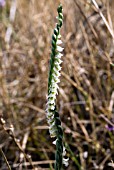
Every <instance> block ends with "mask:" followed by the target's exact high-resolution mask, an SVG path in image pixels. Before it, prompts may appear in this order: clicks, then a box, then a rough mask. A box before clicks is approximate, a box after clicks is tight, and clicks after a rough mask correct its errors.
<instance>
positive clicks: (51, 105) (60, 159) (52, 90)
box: [46, 5, 68, 170]
mask: <svg viewBox="0 0 114 170" xmlns="http://www.w3.org/2000/svg"><path fill="white" fill-rule="evenodd" d="M57 11H58V17H57V19H58V23H57V24H56V27H55V29H54V32H53V35H52V49H51V57H50V71H49V79H48V102H47V109H46V111H47V121H48V124H49V132H50V136H51V137H55V138H56V140H55V141H54V142H53V143H54V144H55V145H56V154H55V160H56V161H55V170H60V169H61V167H62V164H65V165H66V166H67V165H68V159H65V158H64V156H65V154H66V151H65V148H64V146H63V130H62V127H61V120H60V118H59V113H58V112H57V109H56V96H57V93H58V88H59V86H58V83H59V82H60V79H59V77H60V70H61V66H60V64H61V63H62V60H61V57H62V56H63V54H62V53H61V52H62V51H63V48H62V47H61V46H60V45H61V44H62V41H61V40H60V38H61V35H60V28H61V26H62V24H63V14H62V5H59V7H58V9H57Z"/></svg>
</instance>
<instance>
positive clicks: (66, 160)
mask: <svg viewBox="0 0 114 170" xmlns="http://www.w3.org/2000/svg"><path fill="white" fill-rule="evenodd" d="M68 160H69V158H66V159H65V158H63V164H64V165H65V166H66V167H67V166H68Z"/></svg>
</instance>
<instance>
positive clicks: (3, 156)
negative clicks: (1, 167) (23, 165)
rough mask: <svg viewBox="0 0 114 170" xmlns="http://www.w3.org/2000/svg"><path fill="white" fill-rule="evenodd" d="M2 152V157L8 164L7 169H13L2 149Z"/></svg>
mask: <svg viewBox="0 0 114 170" xmlns="http://www.w3.org/2000/svg"><path fill="white" fill-rule="evenodd" d="M0 152H1V154H2V156H3V157H4V160H5V162H6V165H7V167H8V170H11V167H10V165H9V162H8V160H7V158H6V156H5V154H4V152H3V150H2V148H0Z"/></svg>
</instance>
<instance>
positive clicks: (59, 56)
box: [55, 53, 63, 58]
mask: <svg viewBox="0 0 114 170" xmlns="http://www.w3.org/2000/svg"><path fill="white" fill-rule="evenodd" d="M62 56H63V54H61V53H58V54H57V55H56V56H55V58H61V57H62Z"/></svg>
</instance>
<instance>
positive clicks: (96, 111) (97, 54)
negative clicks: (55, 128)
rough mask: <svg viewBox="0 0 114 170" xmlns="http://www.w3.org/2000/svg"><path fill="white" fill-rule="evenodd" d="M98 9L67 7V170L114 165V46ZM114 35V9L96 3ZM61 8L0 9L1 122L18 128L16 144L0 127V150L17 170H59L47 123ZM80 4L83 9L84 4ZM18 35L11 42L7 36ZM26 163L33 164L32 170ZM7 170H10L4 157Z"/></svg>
mask: <svg viewBox="0 0 114 170" xmlns="http://www.w3.org/2000/svg"><path fill="white" fill-rule="evenodd" d="M90 2H91V1H84V0H80V1H79V0H70V1H69V0H61V3H62V5H63V14H64V24H63V28H62V31H61V35H62V40H63V46H64V56H63V63H62V68H63V69H62V75H61V83H60V84H59V85H60V89H59V95H58V99H57V105H58V109H59V113H60V117H61V120H62V125H63V129H64V136H65V143H66V148H67V155H68V157H69V158H70V160H69V167H67V168H65V169H67V170H75V169H82V170H86V169H87V170H93V169H99V170H100V169H103V170H111V169H113V167H111V166H109V163H110V162H111V160H112V161H113V157H114V107H113V102H114V67H113V66H112V65H111V64H110V63H111V62H114V44H113V38H112V36H111V35H110V33H109V31H108V29H107V27H106V25H105V24H104V22H103V20H102V18H101V17H100V15H99V13H98V12H97V10H96V9H95V7H94V5H92V4H91V3H90ZM97 2H98V4H99V7H100V9H101V11H102V13H103V14H104V16H105V18H106V20H107V21H108V23H109V25H110V27H111V29H112V30H113V26H114V11H113V8H114V1H113V0H109V1H106V0H102V1H100V0H99V1H97ZM59 3H60V1H59V0H56V1H52V0H48V1H47V0H38V1H36V0H31V1H27V0H17V9H16V14H15V19H14V21H11V20H10V19H9V15H10V9H11V6H12V1H8V0H7V1H6V4H5V6H4V7H0V116H1V117H3V118H4V119H5V121H6V124H5V126H6V127H9V126H10V125H11V124H12V125H13V126H14V134H15V138H16V139H19V141H20V146H21V148H22V150H23V151H24V152H25V153H26V155H30V156H31V159H30V160H31V161H28V160H26V157H25V156H23V154H22V152H21V151H20V149H19V147H18V146H17V145H16V143H15V142H14V139H13V138H11V137H9V134H7V133H6V131H5V129H4V128H3V126H2V125H0V148H1V149H2V151H3V152H4V154H5V156H6V158H7V161H8V162H9V164H10V166H11V168H12V169H19V170H21V169H33V168H32V167H31V166H30V162H32V165H34V169H35V168H36V169H38V170H40V169H42V170H43V169H53V162H54V153H55V147H54V146H53V145H52V140H51V139H50V136H49V132H48V125H47V121H46V113H45V108H46V95H47V81H48V70H49V58H50V47H51V36H52V32H53V28H54V27H55V23H56V16H57V12H56V9H57V7H58V4H59ZM77 3H78V4H77ZM10 26H11V27H12V30H13V31H12V34H11V37H10V40H9V42H7V39H6V38H7V35H6V32H7V29H8V28H9V27H10ZM26 161H27V163H26ZM0 169H1V170H6V169H7V166H6V162H5V160H4V157H3V154H2V152H1V156H0Z"/></svg>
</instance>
